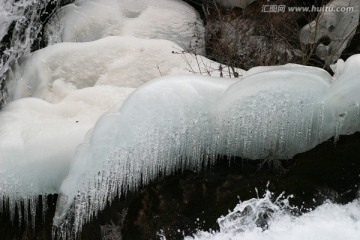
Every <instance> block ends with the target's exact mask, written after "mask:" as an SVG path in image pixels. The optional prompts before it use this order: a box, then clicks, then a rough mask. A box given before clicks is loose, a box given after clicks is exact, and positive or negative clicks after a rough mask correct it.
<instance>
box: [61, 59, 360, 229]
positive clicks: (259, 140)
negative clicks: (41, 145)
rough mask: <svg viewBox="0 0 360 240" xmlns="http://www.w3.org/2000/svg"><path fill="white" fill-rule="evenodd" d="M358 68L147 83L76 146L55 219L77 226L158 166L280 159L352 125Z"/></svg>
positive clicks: (263, 71)
mask: <svg viewBox="0 0 360 240" xmlns="http://www.w3.org/2000/svg"><path fill="white" fill-rule="evenodd" d="M341 64H344V63H341ZM359 66H360V55H355V56H353V57H351V58H349V59H348V60H347V62H346V63H345V67H344V70H343V72H342V74H340V75H339V76H338V79H337V80H336V81H335V80H334V79H333V78H332V77H331V76H330V75H329V74H328V73H326V72H325V71H324V70H322V69H317V68H313V67H305V66H300V65H294V64H289V65H284V66H278V67H262V68H255V69H252V70H249V71H248V73H244V76H245V77H244V78H243V79H241V80H235V79H233V80H230V79H229V80H224V79H220V78H211V77H199V76H183V77H166V78H160V79H158V80H154V81H151V82H149V83H147V84H145V85H144V86H142V87H141V88H139V89H138V90H136V91H135V92H134V93H133V94H132V95H131V96H129V97H128V98H127V100H126V101H125V103H124V104H123V105H122V107H121V108H120V109H119V111H118V112H117V113H111V114H108V115H105V116H103V117H102V118H101V119H100V120H99V121H98V122H97V124H96V126H95V128H94V131H93V134H92V137H91V138H90V140H89V142H88V143H85V144H83V145H81V146H80V147H79V148H78V151H77V154H76V156H75V158H74V159H73V162H72V167H71V168H70V172H69V175H68V177H67V178H66V179H65V181H64V182H63V184H62V186H61V189H60V192H61V195H60V201H59V205H58V207H57V212H56V215H55V218H54V224H55V225H61V224H62V223H63V222H64V219H65V218H66V216H67V214H68V213H69V212H70V213H71V216H72V217H73V218H74V219H75V225H74V226H75V232H76V231H81V226H82V225H83V224H84V222H86V221H88V220H89V219H90V218H91V216H92V214H93V213H94V214H96V213H97V212H98V211H99V210H101V209H103V208H104V207H105V204H106V201H108V200H109V201H111V199H113V198H114V197H115V195H116V194H117V193H118V191H121V190H126V189H128V188H129V189H136V187H137V186H139V184H141V183H145V184H146V183H147V182H149V181H150V180H152V179H154V178H155V177H156V176H157V175H158V173H159V172H162V173H164V174H169V173H171V172H172V171H174V170H175V169H177V168H190V169H194V170H199V168H200V167H201V165H202V163H203V160H204V159H210V160H211V161H213V160H215V159H216V156H217V154H224V155H228V156H240V157H243V158H249V159H258V158H266V157H269V156H272V157H276V158H280V159H284V158H290V157H292V156H294V155H295V154H297V153H300V152H303V151H306V150H309V149H311V148H313V147H314V146H316V145H317V144H319V143H321V142H323V141H325V140H327V139H329V138H331V137H333V136H335V137H338V135H340V134H351V133H354V132H355V131H359V128H360V124H359V121H358V119H359V117H360V116H359V107H358V101H359V97H358V95H356V94H355V92H357V91H358V88H359V86H360V85H359V79H358V78H357V77H356V75H357V74H358V71H359V70H358V69H359ZM353 91H355V92H353ZM348 117H349V119H348ZM205 162H206V161H205Z"/></svg>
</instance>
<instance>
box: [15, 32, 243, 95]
mask: <svg viewBox="0 0 360 240" xmlns="http://www.w3.org/2000/svg"><path fill="white" fill-rule="evenodd" d="M173 52H174V53H173ZM219 65H220V64H218V63H215V62H213V61H211V60H209V59H206V58H205V57H202V56H195V55H193V54H189V53H183V49H182V48H181V47H180V46H178V45H176V44H175V43H173V42H171V41H167V40H161V39H140V38H136V37H129V36H124V37H116V36H113V37H106V38H102V39H100V40H96V41H92V42H85V43H59V44H55V45H51V46H49V47H47V48H44V49H41V50H38V51H36V52H34V53H33V54H31V55H29V56H27V57H26V59H24V60H23V61H22V63H21V66H19V67H18V68H16V69H14V71H13V74H12V76H10V83H9V84H8V88H9V92H10V94H11V95H12V98H13V99H19V98H23V97H36V98H41V99H44V100H46V101H49V102H58V101H60V100H61V99H62V98H63V97H64V96H66V95H67V94H68V93H69V92H72V91H74V90H76V89H81V88H86V87H93V86H96V85H112V86H120V87H131V88H136V87H139V86H140V85H142V84H144V83H145V82H147V81H149V80H151V79H153V78H156V77H160V76H162V75H170V74H194V73H195V74H208V72H209V74H210V75H213V76H220V72H219V70H218V68H219ZM238 72H240V73H241V72H242V71H241V70H238ZM223 75H224V76H227V75H228V73H227V71H225V70H224V73H223Z"/></svg>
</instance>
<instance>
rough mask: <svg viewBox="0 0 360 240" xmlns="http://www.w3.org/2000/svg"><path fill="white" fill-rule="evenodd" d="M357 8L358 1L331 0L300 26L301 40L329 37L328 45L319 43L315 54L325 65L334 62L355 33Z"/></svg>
mask: <svg viewBox="0 0 360 240" xmlns="http://www.w3.org/2000/svg"><path fill="white" fill-rule="evenodd" d="M359 8H360V2H359V1H352V0H335V1H331V2H330V3H329V4H328V5H326V6H325V9H324V11H323V12H321V13H320V14H319V15H318V17H317V19H316V20H314V21H312V22H311V23H309V24H307V25H306V26H305V27H303V28H302V30H301V31H300V40H301V42H302V43H304V44H316V43H317V42H318V41H319V40H320V39H321V38H329V39H330V43H329V44H328V45H325V44H322V43H320V44H319V45H318V46H317V48H316V55H317V56H318V57H319V58H321V59H322V60H324V61H325V63H326V64H327V65H330V64H332V63H334V62H335V61H336V60H337V59H339V58H340V56H341V53H342V52H343V51H344V49H345V48H346V47H347V46H348V45H349V43H350V41H351V39H352V38H353V36H354V35H355V32H356V28H357V26H358V24H359Z"/></svg>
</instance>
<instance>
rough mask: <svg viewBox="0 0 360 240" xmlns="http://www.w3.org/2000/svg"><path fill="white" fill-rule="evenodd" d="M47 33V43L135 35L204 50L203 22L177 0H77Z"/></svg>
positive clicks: (63, 10)
mask: <svg viewBox="0 0 360 240" xmlns="http://www.w3.org/2000/svg"><path fill="white" fill-rule="evenodd" d="M46 32H47V39H48V41H49V43H50V44H53V43H57V42H87V41H93V40H97V39H100V38H103V37H106V36H135V37H139V38H147V39H166V40H170V41H173V42H175V43H177V44H178V45H179V46H181V47H182V48H186V49H188V48H191V49H192V48H196V51H197V52H198V53H204V50H205V47H204V27H203V24H202V21H201V20H200V18H199V16H198V14H197V12H196V11H195V10H194V9H193V8H192V7H191V6H190V5H188V4H187V3H185V2H183V1H180V0H122V1H118V0H101V1H100V0H88V1H81V0H79V1H76V2H75V3H73V4H70V5H67V6H65V7H63V8H62V9H60V10H59V11H58V13H57V15H56V16H55V17H54V18H53V19H52V20H50V23H49V24H48V26H47V30H46Z"/></svg>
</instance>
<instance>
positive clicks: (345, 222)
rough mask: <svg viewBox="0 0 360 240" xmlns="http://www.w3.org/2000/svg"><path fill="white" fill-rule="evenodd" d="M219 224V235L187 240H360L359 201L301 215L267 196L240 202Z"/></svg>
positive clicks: (213, 233) (200, 234)
mask: <svg viewBox="0 0 360 240" xmlns="http://www.w3.org/2000/svg"><path fill="white" fill-rule="evenodd" d="M217 222H218V224H219V227H220V230H219V231H198V232H197V233H196V234H194V235H193V236H188V237H185V240H205V239H207V240H223V239H229V240H275V239H276V240H285V239H286V240H301V239H306V240H339V239H346V240H356V239H359V236H360V201H359V199H357V200H354V201H353V202H351V203H348V204H345V205H339V204H335V203H331V202H330V201H326V202H325V203H324V204H322V205H321V206H319V207H317V208H315V209H313V210H310V211H308V212H306V213H303V214H301V213H300V211H299V209H297V208H294V207H291V206H290V205H289V202H288V199H287V198H283V196H279V197H278V198H276V199H274V197H272V194H271V193H270V192H267V193H266V194H265V196H264V197H262V198H254V199H250V200H247V201H244V202H240V203H239V204H238V205H237V206H236V207H235V208H234V209H233V210H232V211H231V212H229V214H227V215H226V216H224V217H220V218H219V219H218V221H217ZM163 239H165V238H163Z"/></svg>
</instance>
